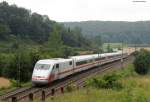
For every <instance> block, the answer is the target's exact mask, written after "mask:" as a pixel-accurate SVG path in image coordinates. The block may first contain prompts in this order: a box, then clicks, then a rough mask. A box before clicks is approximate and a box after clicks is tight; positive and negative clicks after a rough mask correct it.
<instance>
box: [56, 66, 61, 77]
mask: <svg viewBox="0 0 150 102" xmlns="http://www.w3.org/2000/svg"><path fill="white" fill-rule="evenodd" d="M59 67H60V65H59V64H56V65H55V75H56V79H59Z"/></svg>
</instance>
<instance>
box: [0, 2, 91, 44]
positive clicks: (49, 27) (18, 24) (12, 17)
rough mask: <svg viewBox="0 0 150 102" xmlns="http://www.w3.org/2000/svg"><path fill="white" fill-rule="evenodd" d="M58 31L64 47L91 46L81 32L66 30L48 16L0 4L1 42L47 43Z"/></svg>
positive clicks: (5, 3) (3, 3)
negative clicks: (19, 40)
mask: <svg viewBox="0 0 150 102" xmlns="http://www.w3.org/2000/svg"><path fill="white" fill-rule="evenodd" d="M55 30H56V32H58V33H59V34H58V35H59V36H60V40H61V41H62V42H63V44H64V45H67V46H71V47H83V46H89V43H88V41H87V39H85V38H83V36H82V33H81V32H80V30H77V29H74V30H73V29H72V30H68V29H65V28H64V26H63V25H61V24H59V23H57V22H56V21H53V20H50V19H49V17H48V16H47V15H41V14H38V13H36V12H32V11H31V10H28V9H26V8H22V7H18V6H17V5H15V4H13V5H9V4H8V3H7V2H1V3H0V41H6V42H7V43H8V41H14V40H18V39H21V41H24V42H25V43H28V42H29V41H30V42H34V43H36V44H44V43H47V41H48V39H49V38H51V35H52V33H53V32H54V31H55Z"/></svg>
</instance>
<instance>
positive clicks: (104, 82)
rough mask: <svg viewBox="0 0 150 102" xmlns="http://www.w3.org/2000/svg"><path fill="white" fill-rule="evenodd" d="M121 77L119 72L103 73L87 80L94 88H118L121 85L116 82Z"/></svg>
mask: <svg viewBox="0 0 150 102" xmlns="http://www.w3.org/2000/svg"><path fill="white" fill-rule="evenodd" d="M120 78H121V76H120V75H119V74H116V73H112V74H109V75H104V76H103V77H102V78H92V79H90V80H89V81H88V82H87V85H88V86H94V87H96V88H113V89H120V88H122V85H121V84H120V83H119V82H118V80H119V79H120Z"/></svg>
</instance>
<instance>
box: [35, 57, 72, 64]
mask: <svg viewBox="0 0 150 102" xmlns="http://www.w3.org/2000/svg"><path fill="white" fill-rule="evenodd" d="M69 61H72V59H63V58H53V59H43V60H39V61H38V62H37V63H39V64H57V63H63V62H69Z"/></svg>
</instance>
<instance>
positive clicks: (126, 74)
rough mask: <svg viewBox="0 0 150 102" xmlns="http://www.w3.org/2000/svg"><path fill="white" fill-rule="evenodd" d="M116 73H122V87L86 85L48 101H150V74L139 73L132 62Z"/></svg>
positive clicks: (120, 81) (120, 80)
mask: <svg viewBox="0 0 150 102" xmlns="http://www.w3.org/2000/svg"><path fill="white" fill-rule="evenodd" d="M115 73H120V74H121V75H122V77H121V78H120V79H119V80H118V82H119V83H121V85H122V88H121V89H112V88H94V87H86V88H83V89H80V90H74V91H72V92H68V93H65V94H64V95H60V96H55V97H54V99H53V100H51V99H50V98H49V99H47V101H46V102H150V97H149V96H150V75H146V76H140V75H137V74H136V73H135V72H134V71H133V65H132V64H130V65H128V67H127V68H126V69H124V70H120V71H117V72H115ZM102 76H103V75H100V76H96V77H102ZM37 102H38V101H37Z"/></svg>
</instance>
